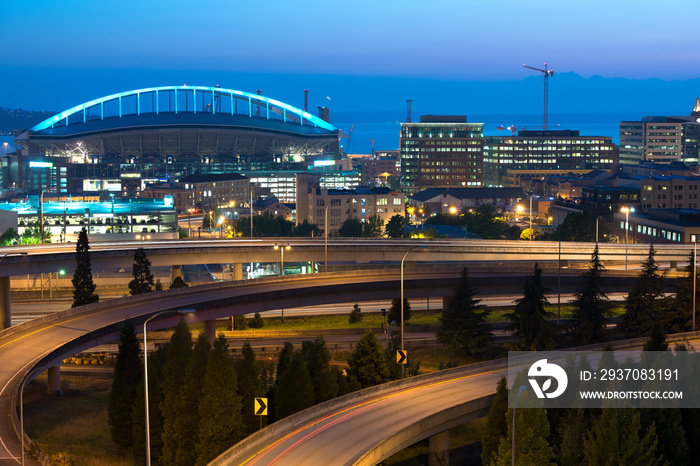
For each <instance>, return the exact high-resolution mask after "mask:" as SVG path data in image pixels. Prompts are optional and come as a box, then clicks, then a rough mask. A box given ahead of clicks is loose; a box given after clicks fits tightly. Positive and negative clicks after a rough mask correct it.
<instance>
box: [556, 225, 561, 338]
mask: <svg viewBox="0 0 700 466" xmlns="http://www.w3.org/2000/svg"><path fill="white" fill-rule="evenodd" d="M554 226H555V227H557V235H558V236H559V259H558V261H557V268H558V269H559V276H558V277H557V325H559V321H560V320H561V230H560V229H559V225H554Z"/></svg>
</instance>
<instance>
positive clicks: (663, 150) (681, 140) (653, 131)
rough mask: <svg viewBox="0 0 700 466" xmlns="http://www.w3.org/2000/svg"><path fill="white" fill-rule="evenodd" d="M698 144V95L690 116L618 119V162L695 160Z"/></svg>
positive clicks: (699, 137) (699, 138)
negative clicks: (639, 119)
mask: <svg viewBox="0 0 700 466" xmlns="http://www.w3.org/2000/svg"><path fill="white" fill-rule="evenodd" d="M698 146H700V99H698V98H696V99H695V105H694V107H693V111H692V112H691V113H690V116H648V117H645V118H643V119H642V120H641V121H622V122H620V164H622V165H637V164H639V163H640V162H658V163H669V162H676V161H682V162H692V163H697V162H698V161H699V158H698Z"/></svg>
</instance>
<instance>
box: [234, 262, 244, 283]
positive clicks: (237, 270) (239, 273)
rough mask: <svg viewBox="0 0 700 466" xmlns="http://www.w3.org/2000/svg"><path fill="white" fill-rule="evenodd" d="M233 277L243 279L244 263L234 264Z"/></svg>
mask: <svg viewBox="0 0 700 466" xmlns="http://www.w3.org/2000/svg"><path fill="white" fill-rule="evenodd" d="M233 279H234V280H243V264H241V263H237V264H233Z"/></svg>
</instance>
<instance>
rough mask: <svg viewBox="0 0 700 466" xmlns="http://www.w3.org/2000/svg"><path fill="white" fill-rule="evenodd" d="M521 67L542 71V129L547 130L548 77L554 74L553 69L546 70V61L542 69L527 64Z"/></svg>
mask: <svg viewBox="0 0 700 466" xmlns="http://www.w3.org/2000/svg"><path fill="white" fill-rule="evenodd" d="M523 68H528V69H531V70H535V71H539V72H540V73H544V124H543V125H542V126H543V127H544V130H545V131H547V113H548V107H549V104H548V101H549V77H550V76H553V75H554V70H548V69H547V64H546V63H545V64H544V69H543V70H542V69H540V68H534V67H532V66H527V65H525V64H523Z"/></svg>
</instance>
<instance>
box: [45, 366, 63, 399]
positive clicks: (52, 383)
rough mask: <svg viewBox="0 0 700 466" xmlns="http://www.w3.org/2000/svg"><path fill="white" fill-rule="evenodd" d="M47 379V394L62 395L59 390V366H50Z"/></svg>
mask: <svg viewBox="0 0 700 466" xmlns="http://www.w3.org/2000/svg"><path fill="white" fill-rule="evenodd" d="M47 375H48V379H49V393H51V394H52V395H63V390H61V366H58V365H56V366H51V367H49V370H48V371H47Z"/></svg>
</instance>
